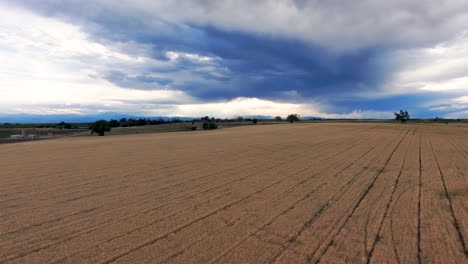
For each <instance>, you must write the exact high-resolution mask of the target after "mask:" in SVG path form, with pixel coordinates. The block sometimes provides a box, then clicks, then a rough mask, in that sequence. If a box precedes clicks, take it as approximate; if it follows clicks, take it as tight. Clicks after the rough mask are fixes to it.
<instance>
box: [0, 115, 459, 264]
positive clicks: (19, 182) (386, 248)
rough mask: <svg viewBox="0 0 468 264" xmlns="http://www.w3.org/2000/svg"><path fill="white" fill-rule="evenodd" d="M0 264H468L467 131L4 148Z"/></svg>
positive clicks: (343, 131) (278, 128) (237, 134)
mask: <svg viewBox="0 0 468 264" xmlns="http://www.w3.org/2000/svg"><path fill="white" fill-rule="evenodd" d="M0 157H1V158H0V166H1V171H0V263H316V262H321V263H366V262H367V263H466V262H468V258H467V256H468V126H466V125H465V126H464V125H457V124H450V125H442V124H421V125H415V124H407V125H401V124H378V123H366V124H359V123H353V124H351V123H349V124H340V123H329V124H321V123H308V124H291V125H289V124H288V125H271V126H249V127H236V128H229V129H221V130H216V131H195V132H180V133H162V134H145V135H128V136H113V137H87V138H64V139H58V140H54V141H38V142H26V143H20V144H8V145H1V146H0Z"/></svg>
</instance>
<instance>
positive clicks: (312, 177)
mask: <svg viewBox="0 0 468 264" xmlns="http://www.w3.org/2000/svg"><path fill="white" fill-rule="evenodd" d="M359 143H360V141H358V142H357V143H355V145H358V144H359ZM355 145H352V146H351V147H348V148H346V149H344V150H342V151H340V152H339V153H336V154H335V155H331V156H330V157H328V158H327V159H326V160H324V161H323V162H325V161H328V160H330V159H331V158H333V157H336V156H337V155H340V154H341V153H343V152H345V151H347V150H349V149H351V148H352V147H353V146H355ZM304 158H307V157H304ZM285 163H288V162H285ZM309 168H310V167H307V168H305V169H303V170H301V171H299V172H298V173H301V172H303V171H305V170H307V169H309ZM316 174H318V173H315V174H314V175H313V176H311V177H309V178H308V179H311V178H313V177H314V176H315V175H316ZM287 178H289V176H288V177H285V178H283V179H281V180H280V181H278V182H276V183H274V184H272V185H270V186H268V187H271V186H273V185H276V184H278V183H280V182H282V181H283V180H286V179H287ZM308 179H307V180H308ZM301 183H302V182H300V183H298V184H296V185H294V186H293V187H295V186H298V185H300V184H301ZM293 187H291V188H290V189H292V188H293ZM266 189H267V188H264V189H262V191H263V190H266ZM288 191H289V190H287V191H286V192H288ZM257 193H259V192H257ZM255 194H256V193H255ZM243 200H245V199H243ZM243 200H242V201H243ZM235 204H237V203H235ZM229 207H230V206H229ZM224 209H226V208H223V209H222V210H224ZM219 211H221V210H218V211H216V213H218V212H219ZM210 216H211V215H210ZM203 219H204V218H203ZM200 220H202V219H200ZM175 232H176V231H175ZM175 232H172V233H175ZM163 238H165V237H162V238H161V239H163ZM113 239H115V238H113ZM113 239H112V240H113ZM161 239H157V240H155V241H154V242H152V243H150V244H153V243H155V242H157V241H159V240H161ZM112 240H110V241H112ZM110 241H107V242H110ZM150 244H148V245H150ZM148 245H145V246H148ZM145 246H142V247H139V248H138V249H141V248H143V247H145ZM138 249H136V250H138ZM136 250H132V251H129V252H127V253H126V254H122V256H119V257H118V258H115V259H113V260H112V261H115V260H117V259H119V258H121V257H123V256H125V255H128V254H130V253H132V252H134V251H136Z"/></svg>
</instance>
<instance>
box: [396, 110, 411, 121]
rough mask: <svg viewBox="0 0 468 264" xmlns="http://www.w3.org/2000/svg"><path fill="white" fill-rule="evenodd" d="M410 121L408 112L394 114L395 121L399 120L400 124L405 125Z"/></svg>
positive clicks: (401, 111)
mask: <svg viewBox="0 0 468 264" xmlns="http://www.w3.org/2000/svg"><path fill="white" fill-rule="evenodd" d="M409 119H410V115H409V113H408V111H403V110H400V113H397V112H395V120H400V121H401V123H406V121H408V120H409Z"/></svg>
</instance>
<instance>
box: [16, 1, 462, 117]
mask: <svg viewBox="0 0 468 264" xmlns="http://www.w3.org/2000/svg"><path fill="white" fill-rule="evenodd" d="M16 3H17V4H20V5H22V6H23V7H26V8H28V9H30V10H33V11H34V12H38V13H40V14H42V15H45V16H51V17H55V18H59V19H62V20H65V21H67V22H70V23H72V24H76V25H79V26H80V27H81V28H82V29H83V30H84V31H85V32H87V34H89V35H90V36H91V38H93V40H94V41H97V42H100V43H104V44H106V43H114V42H123V43H125V42H132V43H136V44H141V45H145V47H147V49H145V50H144V53H145V54H144V55H145V56H149V57H151V58H153V59H154V60H157V61H162V62H170V64H168V65H167V66H166V67H156V66H154V65H147V66H146V67H145V68H144V69H142V70H141V72H140V73H138V74H134V73H132V74H131V73H129V72H127V70H126V69H125V68H121V69H114V68H113V69H110V70H107V71H105V72H101V73H100V76H101V77H102V78H104V79H106V80H108V81H111V82H112V83H114V84H116V85H118V86H121V87H124V88H128V89H143V90H151V89H159V88H161V87H170V88H172V89H177V90H183V91H185V92H187V93H188V94H190V95H192V96H194V97H197V98H199V99H200V100H201V101H213V100H217V99H232V98H236V97H258V98H267V99H284V98H285V97H284V95H285V94H286V93H291V92H292V91H293V92H294V94H295V97H294V98H292V97H291V98H288V99H290V100H301V99H298V98H302V99H303V100H307V99H309V98H320V99H321V100H326V101H328V102H330V103H331V104H334V109H335V110H334V111H343V112H346V111H350V110H353V109H363V110H382V111H385V110H389V109H395V108H396V107H400V106H402V107H408V108H411V107H414V106H415V105H422V104H423V103H424V102H427V101H430V100H432V99H433V98H434V96H435V95H434V94H433V93H427V94H421V93H418V94H414V95H409V96H406V95H389V96H387V97H385V98H383V99H375V98H372V99H371V98H365V96H362V95H363V94H366V93H367V92H368V93H369V94H370V93H375V92H378V91H380V90H381V89H382V85H383V84H385V83H386V82H388V81H389V79H390V78H391V77H393V73H394V72H395V71H396V70H397V69H398V67H400V66H401V65H400V64H401V63H400V64H397V65H395V64H391V63H388V61H389V59H388V58H387V56H389V54H393V53H392V50H395V49H400V48H404V49H411V48H413V47H414V48H418V47H427V46H431V45H434V44H437V43H439V42H441V41H444V40H446V39H447V38H452V37H453V36H455V35H456V34H457V33H459V32H460V31H463V30H466V25H467V24H468V15H467V14H468V4H467V3H465V2H463V1H448V2H446V3H445V4H443V5H441V4H440V2H439V1H429V0H425V1H390V2H383V1H381V2H379V1H369V2H366V3H362V2H361V1H345V2H343V1H302V0H301V1H300V0H296V1H256V2H252V1H235V2H233V1H204V0H198V1H170V2H166V1H140V0H136V1H107V0H103V1H58V0H47V1H18V2H16ZM124 52H126V53H128V54H132V53H138V52H140V51H138V50H125V51H124ZM168 52H177V53H181V54H182V53H184V54H189V55H188V56H185V57H184V56H179V57H178V58H177V59H171V58H170V57H169V56H168ZM194 56H199V57H203V56H205V57H207V58H210V60H206V61H202V60H198V59H197V58H199V57H194ZM194 58H195V59H194ZM428 63H430V62H428ZM459 72H463V71H459ZM458 75H462V76H463V73H459V74H458ZM155 76H158V77H155ZM451 78H452V77H451ZM411 85H413V83H411ZM410 92H411V91H410ZM357 95H359V96H357ZM439 98H440V95H439ZM447 99H448V98H447ZM414 108H415V109H416V107H414ZM416 111H420V112H421V113H422V112H424V110H423V109H422V108H421V109H419V110H418V109H416Z"/></svg>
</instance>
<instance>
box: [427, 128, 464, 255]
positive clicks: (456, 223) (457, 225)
mask: <svg viewBox="0 0 468 264" xmlns="http://www.w3.org/2000/svg"><path fill="white" fill-rule="evenodd" d="M428 138H429V144H430V146H431V151H432V155H433V156H434V159H435V161H436V164H437V168H438V170H439V175H440V179H441V181H442V185H443V187H444V194H445V198H446V199H447V201H448V204H449V209H450V215H451V216H452V221H453V222H452V224H453V226H454V228H455V230H456V232H457V235H458V240H459V242H460V245H461V247H462V249H463V253H464V254H465V258H468V249H467V248H466V244H465V238H464V237H463V233H462V231H461V227H460V222H459V220H458V219H457V217H456V215H455V210H454V209H453V205H452V203H453V202H452V197H451V196H450V194H449V192H448V189H447V183H446V182H445V176H444V173H443V172H442V169H441V167H440V164H439V160H438V159H437V156H436V154H435V152H434V147H433V145H432V141H431V138H430V137H428Z"/></svg>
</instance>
